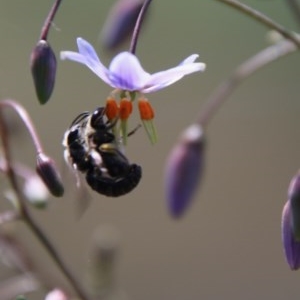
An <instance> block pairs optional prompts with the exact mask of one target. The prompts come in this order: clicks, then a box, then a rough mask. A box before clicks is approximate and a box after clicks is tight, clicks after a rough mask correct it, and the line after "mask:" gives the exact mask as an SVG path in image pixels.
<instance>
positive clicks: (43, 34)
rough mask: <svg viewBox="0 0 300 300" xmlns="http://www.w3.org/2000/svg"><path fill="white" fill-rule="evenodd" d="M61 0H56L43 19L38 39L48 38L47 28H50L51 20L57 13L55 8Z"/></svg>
mask: <svg viewBox="0 0 300 300" xmlns="http://www.w3.org/2000/svg"><path fill="white" fill-rule="evenodd" d="M61 1H62V0H56V1H55V2H54V4H53V6H52V8H51V10H50V12H49V14H48V16H47V18H46V20H45V23H44V25H43V27H42V30H41V35H40V40H45V41H46V40H47V38H48V32H49V29H50V26H51V24H52V21H53V19H54V17H55V15H56V13H57V10H58V8H59V5H60V3H61Z"/></svg>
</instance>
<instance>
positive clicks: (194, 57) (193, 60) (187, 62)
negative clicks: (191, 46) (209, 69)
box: [179, 54, 199, 66]
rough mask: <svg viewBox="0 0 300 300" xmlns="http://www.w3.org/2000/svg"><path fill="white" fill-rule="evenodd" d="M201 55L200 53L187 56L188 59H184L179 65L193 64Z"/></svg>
mask: <svg viewBox="0 0 300 300" xmlns="http://www.w3.org/2000/svg"><path fill="white" fill-rule="evenodd" d="M198 57H199V54H192V55H190V56H189V57H187V58H186V59H184V60H183V61H182V62H181V63H180V64H179V66H182V65H186V64H192V63H193V62H195V60H196V59H197V58H198Z"/></svg>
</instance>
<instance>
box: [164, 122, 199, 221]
mask: <svg viewBox="0 0 300 300" xmlns="http://www.w3.org/2000/svg"><path fill="white" fill-rule="evenodd" d="M203 156H204V139H203V131H202V128H201V126H199V125H197V124H194V125H191V126H190V127H189V128H187V129H186V130H185V131H184V133H183V135H182V136H181V138H180V140H179V142H178V144H177V145H176V146H175V147H174V148H173V150H172V152H171V154H170V155H169V158H168V161H167V165H166V171H165V191H166V198H167V204H168V208H169V210H170V213H171V214H172V216H173V217H180V216H182V215H183V213H184V212H185V211H186V209H187V207H188V206H189V205H190V203H191V200H192V197H193V195H194V193H195V191H196V188H197V185H198V183H199V181H200V178H201V175H202V172H203Z"/></svg>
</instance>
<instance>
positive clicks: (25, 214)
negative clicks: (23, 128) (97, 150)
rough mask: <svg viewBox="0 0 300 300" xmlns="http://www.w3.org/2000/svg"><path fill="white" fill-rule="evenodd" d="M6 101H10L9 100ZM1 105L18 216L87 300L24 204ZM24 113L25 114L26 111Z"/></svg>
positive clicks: (0, 120) (0, 132) (1, 130)
mask: <svg viewBox="0 0 300 300" xmlns="http://www.w3.org/2000/svg"><path fill="white" fill-rule="evenodd" d="M0 103H1V102H0ZM8 103H12V102H11V100H10V102H8ZM13 103H15V102H13ZM3 107H5V105H2V106H1V105H0V137H1V140H2V146H3V154H4V158H5V161H6V169H7V176H8V179H9V181H10V184H11V186H12V189H13V190H14V192H15V194H16V197H17V199H18V204H19V212H20V218H21V219H22V220H23V221H24V222H25V223H26V224H27V226H28V227H29V228H30V229H31V231H32V232H33V234H34V235H35V236H36V237H37V239H38V240H39V241H40V242H41V244H42V245H43V246H44V248H45V250H46V251H47V252H48V254H49V255H50V256H51V257H52V259H53V260H54V261H55V263H56V265H57V266H58V268H59V269H60V270H61V272H62V273H63V274H64V275H65V277H66V278H67V279H68V280H69V282H70V284H71V286H72V288H73V289H74V291H75V292H76V293H77V295H78V296H79V297H80V298H81V299H82V300H89V297H88V296H87V295H86V293H85V291H84V290H83V289H82V287H81V285H80V284H79V282H78V281H77V279H76V278H75V276H74V275H73V273H72V272H71V271H70V270H69V268H68V267H67V265H66V264H65V263H64V261H63V259H62V258H61V257H60V255H59V253H58V252H57V250H56V248H55V247H54V246H53V244H52V243H51V242H50V240H49V239H48V238H47V236H46V234H45V233H44V232H43V231H42V230H41V228H40V227H39V225H38V224H37V223H36V222H35V220H34V219H33V218H32V216H31V214H30V212H29V210H28V208H27V206H26V199H25V197H24V196H23V193H22V191H21V189H20V188H19V185H18V181H17V176H16V173H15V171H14V169H13V163H12V157H11V151H10V147H9V137H8V131H7V128H6V124H5V121H4V118H3V117H2V110H3ZM14 107H16V106H15V105H14ZM17 107H18V108H20V107H21V106H20V105H18V106H17ZM23 110H24V109H23ZM23 110H22V109H21V110H18V112H20V111H21V112H23V113H24V111H23ZM21 115H22V116H24V114H21ZM25 115H27V113H26V114H25ZM27 116H28V115H27Z"/></svg>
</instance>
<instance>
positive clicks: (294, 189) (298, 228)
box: [288, 172, 300, 242]
mask: <svg viewBox="0 0 300 300" xmlns="http://www.w3.org/2000/svg"><path fill="white" fill-rule="evenodd" d="M288 199H289V202H290V206H291V222H292V223H291V225H292V230H293V235H294V238H295V240H296V241H298V242H300V173H299V172H298V173H297V174H296V175H295V176H294V177H293V179H292V180H291V182H290V186H289V189H288Z"/></svg>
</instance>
